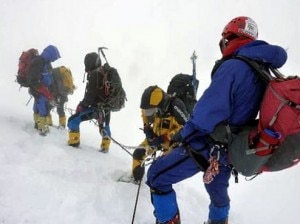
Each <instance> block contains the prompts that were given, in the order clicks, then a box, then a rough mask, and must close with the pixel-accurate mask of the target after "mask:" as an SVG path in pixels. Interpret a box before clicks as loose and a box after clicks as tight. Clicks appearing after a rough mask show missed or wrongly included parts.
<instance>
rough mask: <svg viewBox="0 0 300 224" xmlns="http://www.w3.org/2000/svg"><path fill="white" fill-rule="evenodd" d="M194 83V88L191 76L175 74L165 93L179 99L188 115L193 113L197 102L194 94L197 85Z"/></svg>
mask: <svg viewBox="0 0 300 224" xmlns="http://www.w3.org/2000/svg"><path fill="white" fill-rule="evenodd" d="M195 81H196V88H195V85H194V84H193V82H194V78H193V76H191V75H187V74H182V73H180V74H177V75H175V76H174V77H173V78H172V79H171V81H170V84H169V86H168V89H167V93H168V94H169V95H171V96H174V97H178V98H179V99H181V100H182V101H183V102H184V104H185V106H186V109H187V111H188V113H189V114H191V113H192V112H193V109H194V106H195V104H196V102H197V99H196V92H197V85H198V84H197V83H198V82H199V81H198V80H195Z"/></svg>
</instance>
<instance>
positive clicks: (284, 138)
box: [229, 56, 300, 176]
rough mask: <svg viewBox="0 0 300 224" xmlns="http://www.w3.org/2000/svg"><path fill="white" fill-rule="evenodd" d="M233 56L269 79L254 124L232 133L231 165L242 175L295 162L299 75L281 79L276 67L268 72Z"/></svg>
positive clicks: (299, 140)
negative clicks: (255, 124)
mask: <svg viewBox="0 0 300 224" xmlns="http://www.w3.org/2000/svg"><path fill="white" fill-rule="evenodd" d="M236 58H237V59H240V60H243V61H245V62H246V63H248V64H249V65H250V66H251V67H252V68H253V69H254V71H255V72H256V74H257V75H259V76H260V77H263V78H264V79H267V80H269V81H268V85H267V88H266V91H265V94H264V97H263V100H262V102H261V106H260V112H259V121H258V126H256V127H255V128H253V127H252V128H248V129H245V130H244V131H242V132H240V133H238V134H232V138H231V139H232V141H231V143H229V155H230V158H231V162H232V164H233V165H234V167H235V169H236V170H237V171H238V172H240V173H241V174H243V175H245V176H252V175H255V174H258V173H261V172H265V171H279V170H283V169H286V168H289V167H291V166H293V165H296V164H297V163H298V162H299V161H300V78H299V77H297V76H294V77H287V78H285V77H284V76H283V75H282V74H281V73H280V72H279V71H278V70H276V69H273V68H270V71H269V72H268V71H267V70H266V69H262V67H261V66H260V65H259V64H258V63H257V62H255V61H252V60H251V59H248V58H245V57H241V56H236ZM270 72H272V73H273V74H274V75H275V76H276V77H273V76H271V74H272V73H270Z"/></svg>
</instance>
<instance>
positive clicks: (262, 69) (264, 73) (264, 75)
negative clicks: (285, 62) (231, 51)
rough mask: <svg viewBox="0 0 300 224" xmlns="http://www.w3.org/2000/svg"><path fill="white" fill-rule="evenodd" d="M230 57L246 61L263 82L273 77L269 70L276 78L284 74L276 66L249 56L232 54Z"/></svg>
mask: <svg viewBox="0 0 300 224" xmlns="http://www.w3.org/2000/svg"><path fill="white" fill-rule="evenodd" d="M232 58H235V59H239V60H242V61H244V62H246V63H247V64H248V65H249V66H251V68H253V69H254V71H255V73H256V74H257V75H259V77H260V78H261V79H262V80H264V81H265V82H269V81H270V80H272V79H274V77H273V76H272V75H271V73H270V71H271V72H272V73H273V74H274V75H275V77H276V78H284V76H283V75H282V74H281V73H280V72H279V71H278V70H277V69H276V68H273V67H272V66H269V65H266V64H263V63H260V62H258V61H255V60H253V59H251V58H248V57H245V56H241V55H234V56H232Z"/></svg>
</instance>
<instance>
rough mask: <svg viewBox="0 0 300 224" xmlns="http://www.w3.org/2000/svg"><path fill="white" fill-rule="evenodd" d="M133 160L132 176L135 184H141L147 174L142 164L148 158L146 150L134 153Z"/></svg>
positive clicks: (136, 150) (140, 149) (138, 150)
mask: <svg viewBox="0 0 300 224" xmlns="http://www.w3.org/2000/svg"><path fill="white" fill-rule="evenodd" d="M132 157H133V160H132V176H133V179H134V182H135V183H139V182H140V181H141V180H142V179H143V176H144V174H145V166H144V165H143V164H142V162H143V160H144V158H145V157H146V150H145V148H142V147H141V148H137V149H135V150H134V152H133V155H132Z"/></svg>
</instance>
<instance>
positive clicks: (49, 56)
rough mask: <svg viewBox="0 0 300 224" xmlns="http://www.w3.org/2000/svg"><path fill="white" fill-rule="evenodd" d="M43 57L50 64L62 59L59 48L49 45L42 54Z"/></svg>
mask: <svg viewBox="0 0 300 224" xmlns="http://www.w3.org/2000/svg"><path fill="white" fill-rule="evenodd" d="M41 56H42V57H43V58H44V59H46V60H47V61H49V62H54V61H56V60H57V59H59V58H60V54H59V51H58V49H57V47H55V46H53V45H49V46H48V47H46V48H45V49H44V50H43V52H42V53H41Z"/></svg>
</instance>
